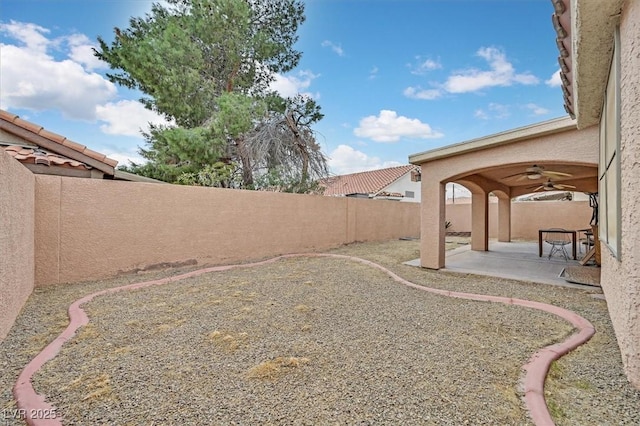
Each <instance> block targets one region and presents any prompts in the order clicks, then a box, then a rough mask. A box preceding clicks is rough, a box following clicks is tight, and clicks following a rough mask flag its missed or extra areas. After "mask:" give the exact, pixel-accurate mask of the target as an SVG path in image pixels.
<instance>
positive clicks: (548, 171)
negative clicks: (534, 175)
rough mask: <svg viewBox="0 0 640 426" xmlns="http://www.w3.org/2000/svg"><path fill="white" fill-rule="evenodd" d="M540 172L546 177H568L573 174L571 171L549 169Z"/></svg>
mask: <svg viewBox="0 0 640 426" xmlns="http://www.w3.org/2000/svg"><path fill="white" fill-rule="evenodd" d="M540 174H542V175H544V176H548V177H557V176H564V177H570V176H573V175H572V174H571V173H563V172H552V171H550V170H545V171H543V172H540Z"/></svg>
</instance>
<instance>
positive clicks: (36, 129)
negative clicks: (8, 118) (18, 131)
mask: <svg viewBox="0 0 640 426" xmlns="http://www.w3.org/2000/svg"><path fill="white" fill-rule="evenodd" d="M13 124H16V125H18V126H20V127H22V128H23V129H25V130H28V131H30V132H33V133H35V134H36V135H37V134H39V133H40V130H42V129H44V127H42V126H40V125H39V124H35V123H32V122H30V121H27V120H23V119H22V118H20V117H16V118H15V119H14V120H13Z"/></svg>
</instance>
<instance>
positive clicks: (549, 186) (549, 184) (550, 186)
mask: <svg viewBox="0 0 640 426" xmlns="http://www.w3.org/2000/svg"><path fill="white" fill-rule="evenodd" d="M527 188H536V185H533V186H528V187H527ZM541 189H542V190H544V191H564V190H565V189H576V187H575V186H573V185H567V184H564V183H555V182H553V181H551V179H549V180H547V181H546V182H545V183H543V184H542V185H540V186H538V187H537V188H536V189H534V190H533V192H537V191H540V190H541Z"/></svg>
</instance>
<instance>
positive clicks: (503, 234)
mask: <svg viewBox="0 0 640 426" xmlns="http://www.w3.org/2000/svg"><path fill="white" fill-rule="evenodd" d="M498 241H502V242H506V243H508V242H510V241H511V198H502V197H500V198H498Z"/></svg>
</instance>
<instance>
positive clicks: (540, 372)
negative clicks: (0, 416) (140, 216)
mask: <svg viewBox="0 0 640 426" xmlns="http://www.w3.org/2000/svg"><path fill="white" fill-rule="evenodd" d="M293 257H333V258H339V259H347V260H352V261H356V262H360V263H363V264H365V265H368V266H371V267H373V268H376V269H378V270H380V271H382V272H384V273H386V274H387V275H388V276H390V277H391V278H393V280H395V281H396V282H399V283H401V284H404V285H406V286H409V287H412V288H415V289H418V290H422V291H427V292H430V293H435V294H439V295H442V296H449V297H454V298H459V299H468V300H476V301H481V302H495V303H505V304H507V305H517V306H523V307H526V308H534V309H538V310H541V311H544V312H549V313H552V314H554V315H557V316H559V317H561V318H563V319H565V320H566V321H568V322H570V323H571V324H572V325H573V326H574V327H576V328H577V329H578V332H577V333H574V334H573V335H571V336H570V337H569V338H568V339H566V340H565V341H564V342H561V343H557V344H554V345H550V346H547V347H544V348H542V349H540V350H539V351H537V352H536V353H535V354H533V356H532V357H531V358H530V359H529V361H528V362H527V364H525V365H524V366H523V369H524V371H525V372H526V375H525V378H524V383H523V386H524V389H523V390H524V394H525V395H524V401H525V404H526V406H527V409H528V410H529V414H530V415H531V418H532V419H533V422H534V423H535V424H536V425H538V426H541V425H553V424H554V423H553V420H552V419H551V415H550V414H549V410H548V408H547V404H546V402H545V399H544V381H545V379H546V376H547V373H548V371H549V367H550V365H551V363H552V362H553V361H554V360H556V359H558V358H560V357H561V356H563V355H565V354H566V353H568V352H570V351H572V350H573V349H575V348H577V347H578V346H580V345H582V344H583V343H585V342H586V341H587V340H589V339H590V338H591V336H593V334H594V333H595V329H594V327H593V325H591V323H590V322H589V321H587V320H586V319H584V318H583V317H581V316H580V315H578V314H576V313H575V312H573V311H569V310H567V309H564V308H560V307H558V306H554V305H550V304H547V303H540V302H533V301H529V300H524V299H514V298H510V297H500V296H490V295H483V294H473V293H462V292H456V291H448V290H442V289H436V288H430V287H424V286H421V285H418V284H415V283H412V282H411V281H408V280H405V279H404V278H402V277H400V276H398V275H396V274H395V273H394V272H392V271H390V270H389V269H387V268H385V267H383V266H381V265H378V264H377V263H374V262H371V261H369V260H365V259H361V258H358V257H353V256H345V255H340V254H327V253H306V254H288V255H283V256H278V257H274V258H272V259H268V260H264V261H261V262H254V263H246V264H237V265H225V266H215V267H211V268H205V269H199V270H197V271H192V272H187V273H185V274H181V275H176V276H173V277H167V278H162V279H159V280H152V281H145V282H141V283H135V284H129V285H126V286H122V287H116V288H110V289H105V290H101V291H98V292H96V293H92V294H89V295H87V296H84V297H82V298H80V299H78V300H76V301H75V302H73V303H72V304H71V305H70V306H69V311H68V312H69V325H68V326H67V328H66V329H65V330H64V331H63V332H62V333H61V334H60V335H59V336H58V337H57V338H56V339H55V340H53V341H52V342H51V343H49V345H47V346H46V347H45V348H44V349H43V350H42V351H41V352H40V353H39V354H38V355H36V356H35V357H34V358H33V359H32V360H31V361H30V362H29V363H28V364H27V365H26V366H25V368H24V369H23V370H22V372H21V373H20V375H19V376H18V380H17V381H16V383H15V385H14V386H13V396H14V398H15V400H16V402H17V405H18V410H19V412H20V413H22V414H23V415H24V417H25V421H26V422H27V424H29V425H32V426H54V425H55V426H58V425H62V421H61V419H60V417H59V413H56V411H55V407H53V406H52V405H51V404H49V403H47V402H46V401H45V396H43V395H40V394H38V393H36V391H35V389H34V388H33V385H32V383H31V379H32V377H33V375H34V374H35V373H36V372H37V371H38V370H40V368H42V366H43V365H44V364H45V363H46V362H47V361H49V360H51V359H53V358H55V356H56V355H57V354H58V353H59V352H60V349H61V348H62V345H64V344H65V343H66V342H67V341H68V340H70V339H71V338H72V337H73V336H74V335H75V333H76V331H77V330H78V329H79V328H80V327H82V326H83V325H86V324H88V323H89V317H88V316H87V314H86V313H85V311H84V310H83V309H82V305H84V304H85V303H87V302H89V301H91V300H92V299H93V298H94V297H97V296H101V295H105V294H109V293H116V292H119V291H124V290H135V289H139V288H144V287H151V286H155V285H161V284H167V283H170V282H175V281H180V280H183V279H185V278H189V277H194V276H197V275H202V274H206V273H209V272H220V271H226V270H229V269H235V268H250V267H254V266H261V265H265V264H268V263H273V262H276V261H278V260H280V259H286V258H293ZM46 417H49V418H46ZM50 417H55V418H50Z"/></svg>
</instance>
